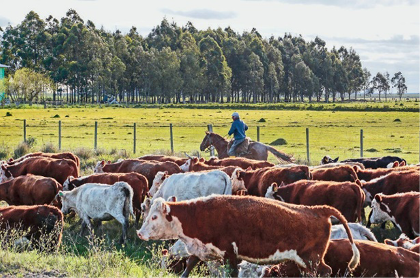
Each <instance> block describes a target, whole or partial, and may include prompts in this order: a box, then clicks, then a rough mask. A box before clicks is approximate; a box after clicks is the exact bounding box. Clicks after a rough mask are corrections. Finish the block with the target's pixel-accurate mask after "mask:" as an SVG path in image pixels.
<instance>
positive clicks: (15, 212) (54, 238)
mask: <svg viewBox="0 0 420 278" xmlns="http://www.w3.org/2000/svg"><path fill="white" fill-rule="evenodd" d="M63 225H64V223H63V214H62V213H61V211H60V209H58V208H56V207H54V206H49V205H37V206H8V207H0V229H2V230H10V229H11V228H13V229H18V230H21V231H27V232H26V233H25V235H24V237H25V238H27V239H28V240H30V241H31V243H32V244H33V245H34V246H35V247H36V248H38V249H40V250H47V251H56V250H57V249H58V248H59V247H60V244H61V237H62V233H63ZM42 235H45V237H42Z"/></svg>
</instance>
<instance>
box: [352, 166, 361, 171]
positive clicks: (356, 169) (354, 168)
mask: <svg viewBox="0 0 420 278" xmlns="http://www.w3.org/2000/svg"><path fill="white" fill-rule="evenodd" d="M353 170H354V171H355V172H356V173H357V172H358V171H359V170H360V167H359V166H357V165H353Z"/></svg>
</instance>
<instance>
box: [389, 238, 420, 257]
mask: <svg viewBox="0 0 420 278" xmlns="http://www.w3.org/2000/svg"><path fill="white" fill-rule="evenodd" d="M384 243H385V244H388V245H391V246H397V247H402V248H404V249H407V250H410V251H412V252H416V253H420V237H416V238H415V239H409V238H408V237H407V236H406V235H405V234H404V233H402V234H401V235H400V237H399V238H397V239H396V240H391V239H388V238H386V239H385V240H384Z"/></svg>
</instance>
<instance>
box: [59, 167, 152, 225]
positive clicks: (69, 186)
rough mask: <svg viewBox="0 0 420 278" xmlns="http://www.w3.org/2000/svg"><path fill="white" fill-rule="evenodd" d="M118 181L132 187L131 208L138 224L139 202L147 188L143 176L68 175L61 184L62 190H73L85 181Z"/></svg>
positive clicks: (132, 174)
mask: <svg viewBox="0 0 420 278" xmlns="http://www.w3.org/2000/svg"><path fill="white" fill-rule="evenodd" d="M118 181H125V182H126V183H128V184H129V185H130V186H131V188H132V189H133V193H134V195H133V209H134V214H135V215H136V224H138V222H139V220H140V216H141V203H143V201H144V198H145V197H146V195H147V191H148V190H149V186H148V181H147V179H146V177H145V176H143V175H142V174H139V173H135V172H131V173H100V174H93V175H90V176H85V177H80V178H73V177H69V178H68V179H67V180H66V181H65V182H64V185H63V188H64V191H69V190H73V189H74V188H76V187H79V186H81V185H83V184H85V183H103V184H109V185H112V184H114V183H116V182H118Z"/></svg>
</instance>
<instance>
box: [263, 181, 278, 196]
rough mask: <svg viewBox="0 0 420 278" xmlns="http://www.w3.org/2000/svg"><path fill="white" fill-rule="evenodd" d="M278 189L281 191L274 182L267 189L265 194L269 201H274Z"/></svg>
mask: <svg viewBox="0 0 420 278" xmlns="http://www.w3.org/2000/svg"><path fill="white" fill-rule="evenodd" d="M278 189H279V186H278V185H277V182H273V183H272V184H271V185H270V186H269V187H268V188H267V192H266V193H265V197H266V198H268V199H274V193H276V192H277V190H278Z"/></svg>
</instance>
